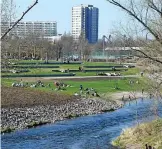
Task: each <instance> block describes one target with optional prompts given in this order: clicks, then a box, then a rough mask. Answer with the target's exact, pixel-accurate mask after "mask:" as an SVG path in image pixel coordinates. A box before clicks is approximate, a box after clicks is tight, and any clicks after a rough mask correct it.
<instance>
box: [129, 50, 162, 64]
mask: <svg viewBox="0 0 162 149" xmlns="http://www.w3.org/2000/svg"><path fill="white" fill-rule="evenodd" d="M131 49H132V50H134V51H137V52H140V53H141V54H143V55H144V58H148V59H151V60H153V61H155V62H158V63H160V64H162V61H160V60H158V59H156V58H153V57H151V56H149V55H147V54H146V53H145V52H143V51H142V50H138V49H135V48H131Z"/></svg>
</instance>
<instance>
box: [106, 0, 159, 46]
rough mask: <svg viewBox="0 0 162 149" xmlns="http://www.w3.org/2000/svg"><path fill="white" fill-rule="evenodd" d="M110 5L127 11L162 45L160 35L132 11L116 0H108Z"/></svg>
mask: <svg viewBox="0 0 162 149" xmlns="http://www.w3.org/2000/svg"><path fill="white" fill-rule="evenodd" d="M107 1H108V2H109V3H111V4H113V5H116V6H118V7H119V8H121V9H122V10H124V11H126V12H127V13H128V14H129V15H130V16H132V17H134V18H135V19H136V20H137V21H138V22H139V23H141V24H142V25H143V26H144V27H145V28H146V29H147V30H148V31H149V32H150V33H151V34H152V35H153V36H154V37H155V39H156V40H157V41H158V42H159V43H160V44H161V45H162V40H161V39H160V38H159V36H158V34H157V33H156V32H155V31H154V30H152V28H151V27H149V26H148V25H147V24H146V23H145V22H144V21H143V20H142V19H140V17H138V15H137V14H136V13H134V12H133V11H132V10H131V9H129V8H126V7H125V6H124V5H122V4H120V3H119V2H117V1H116V0H107Z"/></svg>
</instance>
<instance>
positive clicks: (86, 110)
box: [1, 87, 122, 132]
mask: <svg viewBox="0 0 162 149" xmlns="http://www.w3.org/2000/svg"><path fill="white" fill-rule="evenodd" d="M120 107H122V103H121V102H120V103H117V102H115V101H112V100H108V101H106V100H103V99H101V98H89V99H85V98H79V97H74V96H68V95H64V94H56V93H45V92H41V91H32V90H28V89H23V88H11V87H2V108H1V132H11V131H14V130H19V129H24V128H31V127H35V126H38V125H42V124H46V123H54V122H56V121H60V120H64V119H70V118H74V117H78V116H83V115H91V114H97V113H102V112H107V111H113V110H116V109H118V108H120Z"/></svg>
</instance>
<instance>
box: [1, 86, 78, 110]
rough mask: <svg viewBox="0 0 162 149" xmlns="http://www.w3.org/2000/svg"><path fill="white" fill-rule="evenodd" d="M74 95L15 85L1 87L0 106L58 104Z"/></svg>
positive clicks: (70, 99)
mask: <svg viewBox="0 0 162 149" xmlns="http://www.w3.org/2000/svg"><path fill="white" fill-rule="evenodd" d="M75 98H76V97H74V96H70V95H64V94H59V93H47V92H43V91H38V90H32V89H27V88H17V87H4V86H2V87H1V107H2V108H4V107H10V108H11V107H26V106H28V107H29V106H35V105H47V104H48V105H60V104H65V103H67V102H69V101H73V100H75Z"/></svg>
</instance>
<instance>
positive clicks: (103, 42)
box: [102, 35, 105, 58]
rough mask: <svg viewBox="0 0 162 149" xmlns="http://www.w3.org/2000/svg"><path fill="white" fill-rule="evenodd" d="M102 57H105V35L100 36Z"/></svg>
mask: <svg viewBox="0 0 162 149" xmlns="http://www.w3.org/2000/svg"><path fill="white" fill-rule="evenodd" d="M102 48H103V58H104V57H105V35H103V37H102Z"/></svg>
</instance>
